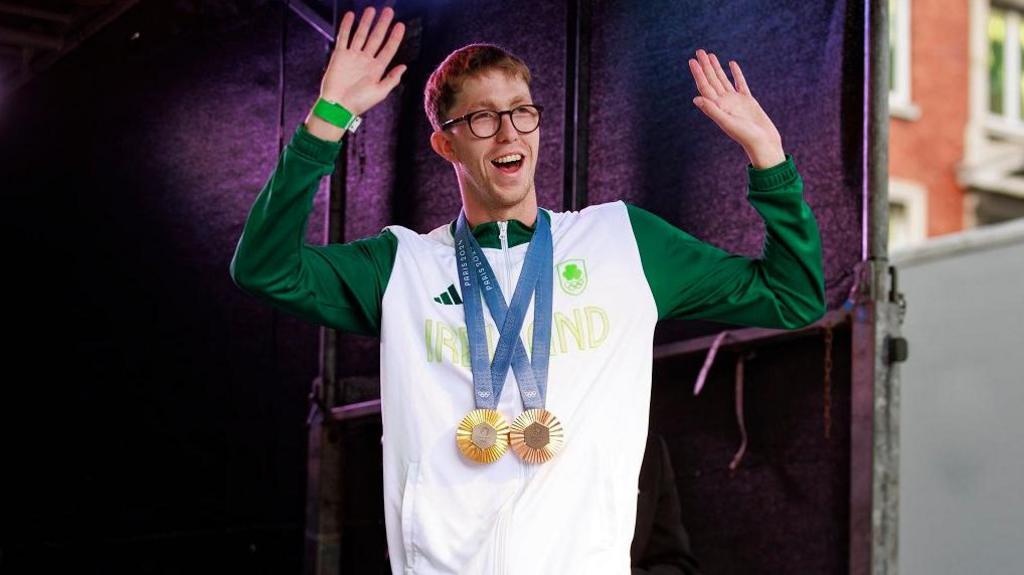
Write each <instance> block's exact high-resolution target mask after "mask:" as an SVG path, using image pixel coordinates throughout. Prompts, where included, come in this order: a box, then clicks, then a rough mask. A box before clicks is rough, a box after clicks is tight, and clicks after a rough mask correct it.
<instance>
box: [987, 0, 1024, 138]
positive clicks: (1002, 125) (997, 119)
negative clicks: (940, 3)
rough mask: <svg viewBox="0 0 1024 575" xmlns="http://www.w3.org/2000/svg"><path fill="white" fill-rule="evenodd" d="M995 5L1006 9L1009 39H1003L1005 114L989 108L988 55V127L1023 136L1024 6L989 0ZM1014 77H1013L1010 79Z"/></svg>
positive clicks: (999, 132)
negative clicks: (1023, 34)
mask: <svg viewBox="0 0 1024 575" xmlns="http://www.w3.org/2000/svg"><path fill="white" fill-rule="evenodd" d="M993 4H995V7H997V8H999V9H1001V10H1004V11H1005V12H1006V41H1005V42H1004V43H1003V65H1004V66H1005V67H1006V72H1005V73H1004V74H1003V80H1004V81H1005V82H1006V83H1007V85H1004V86H1003V110H1004V112H1005V113H1004V114H995V113H993V112H992V111H991V110H989V108H988V101H989V95H990V86H989V83H988V77H989V75H988V58H987V56H986V59H985V62H984V66H985V87H984V89H985V92H984V102H985V128H986V129H987V130H988V132H989V133H990V134H993V135H997V136H1002V137H1006V138H1010V139H1013V140H1018V141H1019V140H1024V117H1022V116H1021V113H1020V97H1021V94H1020V86H1019V85H1018V84H1017V82H1020V80H1019V78H1020V74H1021V66H1022V62H1021V54H1020V40H1019V37H1020V29H1021V27H1024V6H1022V5H1021V3H1020V2H1009V1H1008V2H989V6H988V7H989V9H990V10H991V8H992V7H993ZM985 54H988V12H986V14H985ZM1010 78H1013V79H1014V80H1010Z"/></svg>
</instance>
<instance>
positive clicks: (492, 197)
mask: <svg viewBox="0 0 1024 575" xmlns="http://www.w3.org/2000/svg"><path fill="white" fill-rule="evenodd" d="M532 103H533V99H532V98H531V96H530V89H529V87H527V85H526V83H525V82H523V81H522V80H521V79H519V78H517V77H513V78H509V77H507V76H506V75H505V72H504V71H503V70H488V71H485V72H483V73H481V74H480V75H478V76H474V77H470V78H467V79H466V80H464V81H463V83H462V90H461V91H460V92H459V93H458V95H457V96H456V98H455V106H454V107H453V108H452V109H451V110H450V111H449V112H448V117H449V118H458V117H461V116H463V115H465V114H468V113H469V112H475V111H477V110H485V109H486V110H495V111H499V112H500V111H504V110H510V109H512V108H515V107H516V106H518V105H520V104H532ZM432 144H434V149H435V150H437V151H438V153H440V154H441V155H442V156H444V157H445V159H447V160H448V161H450V162H452V163H453V164H454V165H455V170H456V174H457V176H458V178H459V184H460V186H461V188H462V193H463V201H464V202H466V203H469V202H472V203H475V204H476V205H478V206H479V207H481V208H484V209H504V208H510V207H514V206H516V205H518V204H520V203H521V202H523V200H525V199H526V198H528V197H529V196H530V195H531V194H535V191H534V185H533V175H534V172H535V171H536V166H537V150H538V149H539V147H540V128H539V127H538V128H537V129H536V130H534V131H533V132H530V133H529V134H520V133H519V132H518V131H517V130H516V129H515V128H514V127H513V126H512V122H511V118H510V117H509V115H508V114H505V115H503V116H501V126H500V128H499V129H498V133H497V134H494V135H493V136H491V137H489V138H479V137H477V136H476V135H474V134H473V132H471V131H470V129H469V124H468V123H467V122H459V123H458V124H455V125H454V126H452V127H451V128H448V129H447V130H446V131H444V132H440V133H435V134H434V136H432ZM439 148H440V149H439ZM516 153H518V154H522V156H523V159H522V162H521V163H520V165H519V167H518V169H515V170H514V171H512V170H509V169H507V168H506V169H501V168H498V166H496V165H495V163H494V160H496V159H497V158H500V157H502V156H506V155H508V154H516Z"/></svg>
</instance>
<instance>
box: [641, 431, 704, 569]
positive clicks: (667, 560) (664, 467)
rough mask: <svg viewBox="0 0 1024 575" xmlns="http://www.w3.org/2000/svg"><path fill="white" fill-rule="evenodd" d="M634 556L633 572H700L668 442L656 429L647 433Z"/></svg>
mask: <svg viewBox="0 0 1024 575" xmlns="http://www.w3.org/2000/svg"><path fill="white" fill-rule="evenodd" d="M630 558H631V560H632V567H633V570H632V572H633V575H699V573H700V571H699V567H700V565H699V563H698V562H697V559H696V558H694V556H693V554H692V553H691V551H690V537H689V535H687V533H686V528H685V527H683V520H682V511H681V509H680V507H679V494H678V493H677V492H676V480H675V473H674V472H673V471H672V461H671V460H670V459H669V456H668V446H667V445H665V440H664V438H662V437H661V435H658V434H656V433H650V434H648V435H647V451H646V452H645V453H644V461H643V464H642V465H641V467H640V494H639V496H638V498H637V505H636V529H635V531H634V533H633V544H632V546H631V547H630Z"/></svg>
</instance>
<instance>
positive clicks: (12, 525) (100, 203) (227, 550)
mask: <svg viewBox="0 0 1024 575" xmlns="http://www.w3.org/2000/svg"><path fill="white" fill-rule="evenodd" d="M363 4H364V3H359V6H362V5H363ZM674 5H675V4H674V3H668V2H652V3H643V4H642V7H641V6H640V5H639V4H638V3H633V2H601V3H597V4H595V6H594V9H593V19H594V25H593V30H592V35H593V44H592V61H593V66H594V69H593V74H592V84H591V95H592V99H591V117H590V129H591V132H590V135H591V140H590V146H589V148H588V151H589V154H590V158H591V165H590V171H589V173H590V179H589V182H588V184H589V193H590V201H591V202H594V203H596V202H603V201H610V200H614V199H619V198H623V199H626V200H629V201H633V202H636V203H638V204H640V205H642V206H644V207H647V208H649V209H652V210H654V211H656V213H659V214H661V215H663V216H664V217H666V218H667V219H669V220H670V221H672V222H674V223H676V224H677V225H679V226H680V227H682V228H683V229H686V230H688V231H690V232H691V233H693V234H694V235H696V236H698V237H700V238H701V239H704V240H706V241H709V242H711V243H714V244H716V245H718V246H719V247H722V248H724V249H728V250H730V251H735V252H739V253H745V254H747V255H756V254H757V253H758V252H759V249H760V241H761V237H762V235H761V234H762V233H763V226H762V225H761V224H760V222H759V219H758V218H757V216H756V213H754V212H753V210H752V208H750V206H749V204H747V202H746V200H745V198H744V195H745V194H744V189H743V188H744V184H745V182H744V174H743V166H744V164H745V162H746V159H745V158H744V157H743V153H742V150H740V149H739V147H738V146H737V145H735V144H734V143H733V142H731V141H730V140H729V139H728V138H727V137H726V136H725V135H724V134H721V133H720V132H718V131H717V128H716V127H715V126H714V125H713V124H712V123H711V121H710V120H708V119H707V118H705V117H704V116H703V114H701V113H700V112H699V111H698V110H697V109H696V108H694V107H693V106H692V104H691V103H690V99H691V98H692V96H693V95H695V94H696V92H695V89H694V88H693V85H692V80H691V78H690V77H689V72H688V70H687V67H686V57H688V56H689V55H691V54H692V52H693V50H694V49H695V48H696V47H705V48H708V49H710V50H714V51H716V52H717V53H718V54H720V55H721V56H722V57H723V58H727V59H728V58H735V59H737V60H739V61H740V62H741V64H742V65H743V67H744V71H745V72H746V76H747V79H748V81H749V83H750V85H751V88H752V90H753V92H754V95H755V96H756V97H758V98H759V99H760V101H761V103H762V105H763V106H764V108H765V109H766V110H767V111H768V113H769V114H770V115H771V116H772V118H773V119H774V120H775V121H776V122H777V124H778V125H779V127H780V130H781V132H782V134H783V138H784V142H785V145H786V149H787V151H789V152H791V153H792V154H793V156H794V159H795V160H796V163H797V166H798V168H799V169H800V171H801V174H802V175H803V177H804V179H805V181H806V184H807V187H806V190H807V198H808V201H809V203H810V204H811V206H812V208H813V209H814V211H815V214H816V215H817V217H818V221H819V223H820V224H821V228H822V236H823V240H824V249H825V258H826V282H827V288H828V296H829V303H830V307H832V308H834V307H836V306H837V305H839V303H840V302H841V301H842V299H843V297H845V295H846V292H847V291H848V289H849V285H850V280H851V276H850V271H851V270H852V264H853V263H854V262H855V261H856V260H857V259H858V258H859V254H860V235H859V234H860V229H861V222H860V180H861V177H860V173H859V170H860V166H861V162H860V160H859V157H860V143H859V142H860V114H861V112H860V110H861V107H860V100H859V98H860V97H861V91H862V89H861V81H860V67H859V66H860V64H859V61H860V47H859V42H860V37H859V28H860V25H859V24H858V23H857V22H858V18H860V10H861V7H859V6H857V7H852V8H847V7H846V5H845V3H844V2H841V1H837V2H833V3H822V4H815V5H813V6H811V5H809V4H807V3H797V2H790V3H787V4H786V5H783V6H781V7H779V5H778V4H777V3H774V2H747V3H744V4H743V5H742V9H741V8H740V7H736V8H728V9H727V8H720V7H716V8H714V9H711V8H710V7H702V6H703V5H702V4H697V3H688V4H686V5H685V6H681V7H679V8H673V7H672V6H674ZM468 6H469V3H467V2H451V3H445V4H437V3H429V2H426V1H425V0H424V1H421V2H409V3H404V2H403V3H398V6H397V9H398V11H399V18H401V19H403V20H406V21H407V22H410V23H412V22H414V21H418V27H419V28H418V29H419V30H420V32H419V33H420V36H419V37H418V39H416V41H415V43H416V46H415V48H416V49H415V50H410V51H409V53H410V54H412V57H413V60H411V61H410V66H411V68H410V70H409V71H408V72H407V73H406V74H405V79H404V80H403V83H404V84H405V86H404V87H403V88H401V89H400V90H398V91H396V92H395V93H394V94H392V95H391V96H390V97H389V98H388V99H387V100H386V101H385V102H383V103H382V104H381V105H380V106H379V107H378V108H377V109H374V110H373V111H371V112H370V113H369V114H368V115H367V118H366V122H365V123H364V124H363V126H362V127H361V128H360V129H359V132H358V135H357V137H355V138H353V139H352V140H351V141H350V144H349V145H348V146H347V148H346V149H347V152H346V153H347V154H348V156H347V157H348V166H349V172H348V174H347V184H348V186H349V189H350V190H351V194H350V196H349V197H348V199H347V203H346V214H347V217H346V233H345V237H346V239H354V238H357V237H362V236H365V235H369V234H373V233H376V232H377V231H379V230H380V228H381V227H383V226H384V225H386V224H388V223H400V224H404V225H407V226H409V227H412V228H414V229H417V230H419V231H424V232H425V231H428V230H430V229H431V228H433V227H435V226H437V225H440V224H443V223H445V222H447V221H449V220H450V219H451V218H453V217H454V216H455V214H456V210H457V208H458V206H459V202H460V199H459V196H458V189H457V187H456V182H455V177H454V175H453V173H452V170H451V167H450V166H449V165H447V164H446V163H444V161H443V160H441V159H440V158H438V157H437V156H436V155H435V154H434V153H433V152H432V151H431V150H430V149H429V146H428V144H427V134H428V127H427V126H428V124H427V120H426V117H425V115H424V114H423V111H422V86H423V82H424V81H425V79H426V77H427V75H428V74H429V73H430V71H431V70H432V68H433V67H434V66H435V65H436V64H437V63H438V62H439V61H440V60H441V58H442V57H443V56H444V55H446V54H447V53H448V52H449V51H451V50H453V49H455V48H457V47H459V46H461V45H464V44H466V43H469V42H473V41H490V42H496V43H499V44H502V45H504V46H506V47H508V48H509V49H511V50H512V51H514V52H516V53H518V54H519V55H521V56H522V57H524V58H525V60H526V61H527V63H528V64H529V65H530V66H531V70H532V72H533V75H534V84H533V90H532V91H533V95H534V98H535V100H536V101H537V102H540V103H543V104H544V105H545V106H546V107H547V111H546V112H545V127H544V128H542V129H543V130H544V132H543V138H542V142H543V143H542V146H541V156H540V165H539V167H538V172H537V190H538V194H539V198H540V201H541V204H542V205H544V206H545V207H551V208H555V209H558V208H560V205H559V204H560V202H561V198H562V189H561V186H562V181H563V177H562V169H563V160H562V155H561V149H562V143H561V138H562V115H563V110H564V108H563V106H564V100H565V98H564V89H565V86H564V78H563V68H564V53H563V52H564V49H565V41H564V40H565V39H564V29H565V21H564V18H565V11H564V8H563V6H562V4H561V3H558V2H544V3H539V4H534V5H531V7H530V9H529V10H510V9H508V5H507V4H506V3H498V2H475V3H473V4H472V9H469V8H468ZM707 6H710V4H709V5H707ZM737 6H739V5H737ZM282 14H283V9H282V6H281V5H280V4H278V3H275V2H267V1H264V2H253V3H248V2H176V3H163V2H146V1H143V2H141V3H140V4H139V5H138V6H136V7H134V8H132V9H131V10H130V11H129V12H128V13H126V14H125V15H124V16H123V17H122V18H121V19H120V20H118V21H116V22H115V23H114V24H113V25H111V26H109V27H108V28H106V29H104V30H103V31H102V32H100V33H99V34H97V35H96V36H94V37H93V38H90V39H89V40H88V41H87V42H86V43H84V44H83V45H82V46H81V47H80V48H79V49H78V50H77V51H75V52H74V53H72V54H71V55H70V56H68V57H66V58H64V59H63V60H61V61H60V62H58V63H57V64H56V65H54V66H53V67H52V68H50V69H49V70H47V71H46V72H45V73H44V74H42V75H41V76H40V77H39V78H37V80H36V81H34V82H33V83H32V84H30V85H29V86H27V87H25V88H24V89H22V90H21V91H19V92H18V93H17V94H16V95H15V96H13V97H11V98H8V99H7V100H5V101H4V102H3V103H2V104H0V182H3V184H2V185H0V192H2V194H3V196H2V198H3V201H4V210H3V211H2V213H3V218H4V221H3V226H2V229H3V230H4V233H5V234H6V236H7V237H5V240H6V245H7V246H8V250H7V258H6V264H7V266H6V267H7V273H6V277H7V278H8V280H7V282H5V295H7V297H6V298H5V300H6V302H8V309H9V310H10V315H9V316H8V317H9V318H11V319H12V320H13V321H9V322H8V325H9V326H10V328H11V329H9V330H8V335H9V336H10V343H9V345H8V347H7V349H6V352H7V353H8V354H9V356H10V357H11V358H12V359H13V360H14V362H13V364H11V368H10V369H9V376H8V378H6V379H7V382H6V383H5V385H4V386H3V390H4V391H3V395H2V399H0V416H2V417H0V419H2V421H3V427H2V430H3V439H2V442H3V443H2V446H3V453H4V464H3V468H4V473H3V474H2V477H3V478H2V479H0V481H2V493H0V497H2V499H0V518H2V519H0V529H2V532H0V536H2V540H0V571H2V572H4V573H48V572H55V571H57V570H58V569H66V568H72V567H73V568H74V569H75V570H76V572H81V573H116V572H132V573H196V572H204V571H214V570H220V571H222V572H238V573H286V572H287V573H294V572H297V571H299V569H300V566H301V561H302V559H301V557H302V544H303V539H302V538H303V520H304V519H303V512H304V489H305V471H306V468H305V441H306V429H305V417H306V414H307V408H308V406H307V401H306V395H307V393H308V389H309V385H310V382H311V380H312V379H313V378H314V377H315V376H316V373H317V369H318V365H317V362H318V352H317V341H318V340H317V329H316V328H315V327H312V326H310V325H307V324H304V323H302V322H300V321H298V320H294V319H292V318H290V317H287V316H281V315H279V314H278V313H277V312H276V311H275V310H273V309H272V308H270V307H269V306H266V305H263V304H261V303H259V302H257V301H256V300H254V299H252V298H249V297H247V296H246V295H245V294H244V293H243V292H241V291H240V290H239V289H238V288H237V287H236V286H234V284H233V283H232V282H231V279H230V278H229V276H228V263H229V261H230V258H231V255H232V253H233V251H234V248H235V244H236V242H237V240H238V236H239V234H240V232H241V228H242V224H243V222H244V220H245V216H246V214H247V213H248V210H249V208H250V206H251V205H252V201H253V200H254V199H255V196H256V194H257V193H258V191H259V189H260V188H261V187H262V185H263V184H264V182H265V181H266V178H267V177H268V175H269V174H270V172H271V170H272V169H273V166H274V163H275V161H276V159H277V155H278V151H279V149H278V136H279V132H278V98H279V92H278V73H279V63H278V57H279V51H280V46H281V17H282ZM322 14H323V15H324V16H325V17H326V18H327V19H328V20H330V17H331V15H330V11H329V10H324V11H322ZM287 22H288V34H287V46H288V49H287V57H286V60H285V71H286V78H285V82H286V89H285V92H284V98H285V120H284V125H283V127H282V132H280V134H281V135H283V137H284V138H286V139H287V138H288V137H290V135H291V133H292V132H293V131H294V128H295V127H296V125H297V124H298V122H301V121H302V120H303V119H304V118H305V116H306V113H307V112H308V110H309V108H310V107H311V105H312V103H313V102H314V100H315V97H316V93H317V90H318V87H319V82H320V77H321V73H322V69H323V66H324V65H325V63H326V58H327V52H326V50H327V45H326V43H325V42H324V41H323V40H322V38H321V37H319V36H318V35H316V34H315V33H314V32H313V31H312V30H311V29H310V28H309V27H308V26H307V25H306V24H305V23H304V22H302V21H301V20H300V19H298V18H297V17H296V16H294V15H292V14H289V16H288V19H287ZM135 32H139V33H140V35H139V36H138V37H135V34H134V33H135ZM133 38H134V39H133ZM326 185H327V181H326V180H325V181H324V182H323V187H324V189H326ZM326 199H327V198H326V194H324V193H321V194H319V195H318V196H317V198H316V201H315V203H314V210H313V213H312V214H311V216H310V229H309V236H308V238H309V241H311V242H314V243H321V242H322V241H323V238H324V223H325V207H326ZM713 329H716V326H714V325H711V324H706V323H703V322H671V323H667V324H664V325H662V326H660V327H659V330H658V337H657V339H658V341H664V340H666V339H670V338H675V337H681V336H690V335H697V334H700V333H707V332H709V331H711V330H713ZM341 341H342V344H341V347H342V352H343V354H344V355H343V356H342V357H343V361H344V366H343V368H344V371H345V373H346V374H349V375H370V376H372V375H373V374H374V373H375V372H376V370H377V364H378V355H377V349H378V348H377V341H376V340H373V339H369V338H359V337H343V338H342V340H341ZM840 341H841V340H840V338H838V337H837V349H842V350H843V351H844V353H843V354H840V353H839V352H837V359H836V361H837V364H836V367H835V370H834V372H833V373H834V374H835V377H836V378H837V381H836V385H837V388H835V389H834V391H833V397H834V398H835V400H836V405H837V407H836V408H835V410H834V411H833V417H834V419H835V425H834V427H833V431H834V436H833V438H832V440H831V442H825V441H824V440H823V439H822V438H821V431H820V428H821V425H820V416H821V386H822V384H821V378H820V371H821V369H820V346H821V343H820V338H818V339H812V340H808V341H807V342H806V343H803V344H792V345H787V346H783V347H782V348H780V349H777V350H773V351H769V350H768V349H767V348H765V349H763V350H762V351H761V355H760V356H759V359H757V360H755V361H754V363H753V364H752V365H750V366H748V371H747V373H748V392H749V393H750V394H751V395H748V400H747V401H748V403H747V405H748V416H749V421H748V424H749V425H750V426H751V446H750V448H749V452H748V455H747V458H746V460H745V461H744V465H743V468H741V470H740V471H739V472H737V473H736V474H735V475H734V476H732V477H730V476H729V475H728V472H727V471H726V465H727V464H728V461H729V459H730V458H731V456H732V452H733V450H734V449H735V447H736V444H737V442H738V439H737V438H736V435H735V423H734V418H733V415H732V411H731V410H732V403H731V393H732V385H731V383H730V382H731V379H730V378H731V375H730V374H731V369H732V368H731V360H729V359H728V356H727V355H723V356H722V357H721V358H720V359H719V362H720V363H719V365H718V366H717V367H716V370H714V371H713V372H712V379H711V381H710V382H709V384H708V387H707V389H706V391H705V392H704V393H705V395H704V396H702V397H701V398H698V399H693V398H691V397H690V395H689V389H691V386H692V382H693V379H694V378H695V376H696V371H697V369H699V361H700V360H699V359H691V360H687V362H683V363H681V364H678V365H676V364H675V363H671V362H663V363H661V364H658V365H656V366H655V370H656V381H655V395H654V397H655V404H654V406H655V407H654V410H653V412H652V413H653V417H652V427H653V428H656V429H659V430H660V431H661V432H662V433H663V434H664V435H665V437H666V439H667V440H668V444H669V447H670V448H671V451H672V456H673V461H674V463H675V464H676V472H677V479H678V481H679V488H680V496H681V502H682V507H683V513H684V520H685V521H686V526H687V528H688V529H689V531H690V535H691V538H692V542H693V548H694V552H695V554H696V555H697V556H698V558H699V559H700V560H701V564H702V565H704V566H705V567H706V568H707V570H708V572H713V573H759V572H764V573H778V572H804V573H812V572H813V573H825V572H841V571H842V567H843V565H844V563H843V558H844V557H845V549H844V547H843V546H844V544H845V541H846V531H845V530H846V521H847V518H848V510H847V509H846V506H847V496H846V491H845V490H847V489H848V485H847V483H848V479H847V478H848V476H849V473H848V471H849V470H848V469H847V468H846V467H844V466H845V465H846V462H847V457H848V445H847V444H848V438H847V435H848V434H847V428H848V423H849V420H848V414H847V412H848V407H845V403H844V402H846V401H847V400H848V396H849V391H848V381H847V379H848V378H847V377H846V376H847V374H848V372H849V364H848V359H845V360H844V361H846V363H843V362H841V361H840V360H839V359H838V356H842V357H844V358H845V357H846V356H845V350H847V349H848V345H847V344H843V345H840ZM843 346H846V347H843ZM769 358H771V359H770V360H769ZM694 362H697V363H694ZM816 366H817V367H816ZM723 369H724V370H725V371H724V372H723V371H721V370H723ZM844 385H845V386H846V387H843V386H844ZM347 391H348V398H349V400H356V399H362V398H365V397H372V396H373V395H374V393H375V390H374V389H372V388H365V387H359V386H355V387H351V388H349V389H348V390H347ZM844 410H845V411H844ZM843 414H846V415H843ZM844 418H845V419H844ZM379 435H380V430H379V425H378V424H376V423H368V424H363V425H362V426H361V427H356V428H354V430H350V432H349V433H347V434H345V435H344V440H345V441H346V442H348V445H349V446H350V447H349V449H350V452H349V454H348V457H347V458H346V478H347V479H346V488H347V491H346V497H351V499H350V500H349V501H350V505H349V506H348V508H347V509H346V521H347V527H348V528H349V529H348V530H347V539H346V540H345V542H344V544H343V551H344V553H345V562H346V563H345V564H346V566H348V567H349V568H350V569H354V567H353V566H359V569H365V570H367V572H373V569H376V568H377V567H376V566H375V567H369V566H368V565H369V564H371V563H373V562H376V561H379V559H380V558H381V557H382V554H383V551H384V541H383V526H382V522H381V519H380V502H381V495H380V467H379V466H380V454H379V449H380V446H379ZM357 446H358V449H357ZM361 572H362V571H361Z"/></svg>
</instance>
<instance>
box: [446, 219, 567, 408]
mask: <svg viewBox="0 0 1024 575" xmlns="http://www.w3.org/2000/svg"><path fill="white" fill-rule="evenodd" d="M455 239H456V242H455V256H456V260H457V261H458V270H459V283H460V284H461V285H462V294H463V295H462V302H463V306H464V308H465V313H466V330H467V339H468V340H469V348H470V365H471V366H472V370H473V387H474V399H475V401H476V405H477V407H478V408H486V409H494V408H496V407H497V404H498V400H499V398H500V397H501V390H502V388H503V387H504V384H505V377H506V375H507V373H508V369H509V366H510V364H511V367H512V370H513V372H514V373H515V376H516V380H517V381H518V382H519V391H520V395H521V397H522V400H523V406H524V408H526V409H536V408H543V407H544V403H545V397H546V396H547V375H548V357H549V351H550V345H551V304H552V284H553V279H552V271H553V267H554V266H553V254H552V252H553V249H552V240H551V227H550V224H549V222H548V221H547V219H546V218H545V217H544V214H541V212H540V210H539V209H538V211H537V223H536V226H535V232H534V234H533V238H532V240H531V241H530V246H529V247H528V248H527V250H526V258H525V259H524V261H523V268H522V272H521V273H520V276H519V281H518V282H517V283H516V288H515V292H514V294H513V296H512V303H511V306H508V305H506V304H505V298H504V297H503V295H502V292H501V287H500V286H499V285H498V282H497V278H496V276H495V275H494V271H493V270H492V269H491V266H490V263H488V261H487V258H486V257H485V256H484V255H483V250H482V249H481V248H480V245H479V244H478V243H477V241H476V238H474V237H473V234H472V233H470V231H469V223H468V222H467V220H466V216H465V212H460V213H459V219H458V223H457V224H456V230H455ZM481 290H482V291H483V295H484V299H485V300H486V301H487V307H488V308H489V309H490V311H491V317H492V318H494V322H495V324H496V325H497V326H498V327H499V333H500V335H499V338H498V345H497V348H496V349H495V352H494V360H493V362H491V363H490V366H488V354H487V336H486V333H485V331H484V320H483V306H482V305H481V303H480V300H479V298H478V297H477V293H479V291H481ZM531 295H534V296H535V298H534V310H533V312H534V313H533V347H532V348H531V349H532V352H533V357H532V361H528V360H527V356H526V349H525V347H524V346H523V342H522V339H521V338H520V336H519V331H520V330H521V329H522V325H523V320H524V319H525V316H526V310H527V308H528V306H529V302H530V296H531ZM488 367H489V368H490V369H488Z"/></svg>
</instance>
